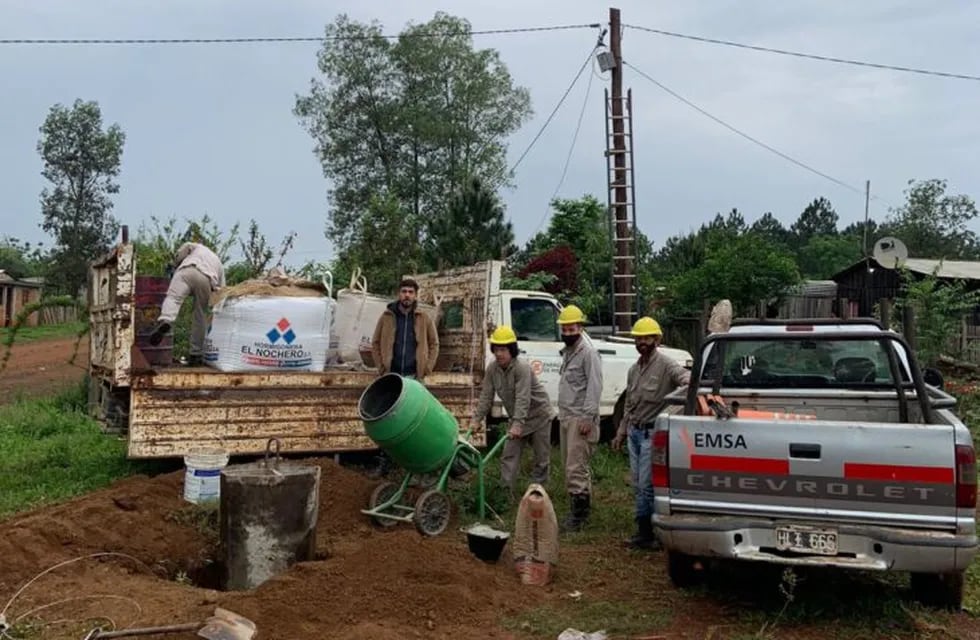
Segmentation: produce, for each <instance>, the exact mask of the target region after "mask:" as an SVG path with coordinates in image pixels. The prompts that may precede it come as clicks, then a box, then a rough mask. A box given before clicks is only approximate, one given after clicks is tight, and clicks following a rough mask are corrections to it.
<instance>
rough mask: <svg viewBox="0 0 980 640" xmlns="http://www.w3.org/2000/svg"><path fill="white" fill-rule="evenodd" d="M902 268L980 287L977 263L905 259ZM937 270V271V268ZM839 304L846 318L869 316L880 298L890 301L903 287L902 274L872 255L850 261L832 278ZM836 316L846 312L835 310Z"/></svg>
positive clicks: (979, 271)
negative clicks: (843, 307)
mask: <svg viewBox="0 0 980 640" xmlns="http://www.w3.org/2000/svg"><path fill="white" fill-rule="evenodd" d="M903 266H904V268H905V269H907V270H908V271H910V272H911V273H912V275H913V276H916V275H918V276H921V277H924V276H929V275H932V274H934V273H935V274H936V276H937V277H938V278H939V279H940V280H946V281H949V282H955V281H963V282H966V287H967V289H968V290H971V291H973V290H976V289H980V262H974V261H968V260H932V259H927V258H907V259H906V260H905V263H904V265H903ZM937 269H938V272H937V271H936V270H937ZM833 279H834V281H835V282H836V283H837V297H838V301H839V304H841V305H845V304H846V305H847V309H846V311H847V313H846V315H847V316H848V317H851V318H853V317H857V316H860V317H865V318H868V317H871V316H873V315H874V308H875V305H876V304H878V301H879V300H892V301H894V300H895V298H896V297H898V295H899V293H900V292H901V289H902V273H901V271H899V270H897V269H888V268H884V267H882V266H881V265H880V264H878V262H877V261H876V260H875V259H874V258H867V259H864V260H861V261H859V262H856V263H854V264H852V265H851V266H849V267H847V268H846V269H844V270H843V271H840V272H838V273H837V274H836V275H834V277H833ZM838 315H845V314H843V313H840V312H838Z"/></svg>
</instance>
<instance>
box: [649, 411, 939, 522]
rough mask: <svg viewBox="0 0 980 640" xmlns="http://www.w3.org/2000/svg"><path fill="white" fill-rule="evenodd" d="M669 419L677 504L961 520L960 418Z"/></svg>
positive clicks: (796, 515) (807, 516) (664, 494)
mask: <svg viewBox="0 0 980 640" xmlns="http://www.w3.org/2000/svg"><path fill="white" fill-rule="evenodd" d="M662 419H663V420H664V421H666V423H667V434H666V441H667V444H668V450H667V465H668V466H667V470H668V473H667V474H664V473H663V472H661V473H660V474H659V478H660V479H659V482H658V481H657V478H658V474H657V469H656V465H657V461H656V459H655V469H654V471H655V473H654V477H655V485H659V486H657V494H658V495H657V499H658V500H669V511H670V512H671V513H685V512H686V513H711V514H713V515H744V516H759V517H768V518H779V519H786V520H814V519H818V520H820V521H821V522H842V523H844V522H847V523H867V524H877V525H892V526H901V527H907V528H918V527H922V528H929V529H945V530H953V529H955V528H956V513H957V511H956V485H955V482H956V470H955V460H954V457H955V446H954V430H953V427H952V426H949V425H925V424H896V423H868V422H862V423H849V422H846V421H840V422H838V421H823V420H808V421H781V420H755V419H745V418H734V419H731V420H718V419H716V418H714V417H701V416H679V415H671V416H663V417H662ZM658 430H659V429H658ZM658 435H659V434H658ZM661 438H663V436H662V435H661ZM664 475H666V476H667V477H666V478H664ZM665 481H666V482H667V483H669V488H668V487H664V486H663V484H664V483H665Z"/></svg>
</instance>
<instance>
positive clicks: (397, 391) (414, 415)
mask: <svg viewBox="0 0 980 640" xmlns="http://www.w3.org/2000/svg"><path fill="white" fill-rule="evenodd" d="M357 411H358V414H359V415H360V417H361V421H362V422H363V423H364V431H365V433H366V434H367V436H368V437H369V438H371V440H373V441H374V442H375V444H377V445H378V446H379V447H380V448H381V450H382V451H384V452H385V454H386V455H387V456H388V457H389V458H391V460H392V461H393V462H394V463H395V464H397V465H398V466H400V467H401V468H403V469H404V470H405V472H406V473H405V477H404V478H403V479H402V481H401V484H400V485H399V484H396V483H394V482H385V483H382V484H381V485H379V486H378V487H376V488H375V489H374V492H373V493H372V494H371V499H370V501H369V502H368V508H367V509H362V511H361V512H362V513H364V514H365V515H368V516H371V518H372V519H373V520H374V522H376V523H377V524H378V525H380V526H382V527H390V526H394V525H396V524H398V523H399V522H414V523H415V528H416V529H418V530H419V533H421V534H422V535H426V536H437V535H439V534H440V533H442V532H443V531H445V530H446V527H447V526H449V520H450V517H451V516H452V501H451V500H450V499H449V495H448V494H447V493H446V487H447V486H448V484H449V478H450V476H461V475H465V474H466V472H467V471H469V470H470V469H476V472H477V478H478V483H479V488H478V497H477V506H478V509H479V513H480V519H481V520H482V519H483V518H484V517H485V516H486V508H487V503H486V469H487V465H488V463H489V462H490V461H491V460H492V459H493V458H494V456H496V455H497V453H498V452H499V451H500V449H501V448H503V446H504V443H505V442H506V441H507V439H506V438H501V439H500V440H499V441H498V442H497V443H496V444H495V445H494V446H493V447H491V448H490V450H489V451H488V452H487V453H486V454H485V455H483V454H481V453H480V451H479V450H478V449H477V448H476V446H475V445H474V444H473V443H472V442H471V436H472V433H471V432H470V431H467V432H466V433H464V434H462V435H461V434H460V429H459V423H457V421H456V418H455V417H454V416H453V414H452V413H451V412H450V411H449V410H447V409H446V407H444V406H443V405H442V404H440V402H439V400H437V399H436V397H435V396H434V395H432V393H431V392H430V391H429V390H428V389H426V387H425V385H424V384H422V383H421V382H419V381H418V380H415V379H414V378H406V377H402V376H400V375H398V374H396V373H388V374H385V375H383V376H381V377H379V378H377V379H376V380H375V381H374V382H372V383H371V384H370V385H368V387H367V388H366V389H364V392H363V393H362V394H361V398H360V400H358V403H357ZM419 476H424V477H432V476H436V477H437V480H436V481H435V483H434V485H432V486H430V488H428V489H427V490H426V491H424V492H423V493H422V495H420V496H419V497H418V498H417V499H416V500H415V503H414V505H413V506H408V505H406V504H403V500H404V498H405V496H406V494H407V492H408V488H409V486H411V484H412V479H413V478H416V477H419Z"/></svg>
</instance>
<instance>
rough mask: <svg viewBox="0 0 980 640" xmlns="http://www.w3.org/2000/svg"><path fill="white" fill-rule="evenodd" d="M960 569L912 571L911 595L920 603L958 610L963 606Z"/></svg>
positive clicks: (962, 578) (962, 579) (962, 581)
mask: <svg viewBox="0 0 980 640" xmlns="http://www.w3.org/2000/svg"><path fill="white" fill-rule="evenodd" d="M963 583H964V576H963V572H962V571H956V572H953V573H913V574H912V595H913V596H915V599H916V600H918V601H919V602H921V603H922V604H925V605H929V606H932V607H941V608H943V609H952V610H954V611H959V610H960V609H961V608H962V607H963Z"/></svg>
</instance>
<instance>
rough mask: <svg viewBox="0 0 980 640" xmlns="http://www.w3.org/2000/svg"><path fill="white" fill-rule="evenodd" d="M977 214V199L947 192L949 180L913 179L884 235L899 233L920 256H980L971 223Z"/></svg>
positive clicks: (914, 252) (885, 225) (967, 257)
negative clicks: (975, 200)
mask: <svg viewBox="0 0 980 640" xmlns="http://www.w3.org/2000/svg"><path fill="white" fill-rule="evenodd" d="M976 217H977V207H976V204H975V203H974V201H973V199H972V198H970V197H968V196H965V195H962V194H961V195H955V196H951V195H947V194H946V181H945V180H936V179H932V180H923V181H918V182H916V181H914V180H911V181H909V187H908V188H907V189H906V190H905V204H904V205H902V206H901V207H899V208H897V209H893V210H892V215H891V216H889V217H888V219H887V220H885V223H884V224H883V225H882V229H881V231H880V232H879V233H880V234H881V235H890V236H896V237H898V238H899V239H901V240H902V241H903V242H904V243H905V244H906V245H907V246H908V248H909V254H910V255H912V256H914V257H918V258H949V259H952V260H973V259H976V258H980V239H978V237H977V234H976V233H975V232H974V231H972V230H970V229H968V228H967V225H968V224H969V223H970V222H972V221H973V220H974V219H976Z"/></svg>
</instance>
